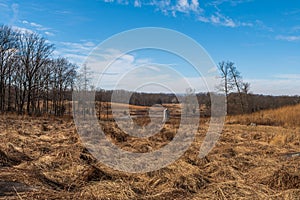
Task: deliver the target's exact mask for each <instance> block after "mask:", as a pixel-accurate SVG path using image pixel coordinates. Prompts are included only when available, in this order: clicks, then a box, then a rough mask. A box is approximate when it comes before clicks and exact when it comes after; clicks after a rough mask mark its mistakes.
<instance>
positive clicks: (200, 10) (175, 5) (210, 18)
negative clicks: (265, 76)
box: [103, 0, 253, 28]
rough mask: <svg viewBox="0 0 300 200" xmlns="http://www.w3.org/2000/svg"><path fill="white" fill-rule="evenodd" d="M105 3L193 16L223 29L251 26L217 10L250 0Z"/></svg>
mask: <svg viewBox="0 0 300 200" xmlns="http://www.w3.org/2000/svg"><path fill="white" fill-rule="evenodd" d="M103 1H104V2H106V3H118V4H123V5H131V6H134V7H142V6H152V7H154V10H156V11H160V12H162V13H163V14H165V15H171V16H173V17H177V16H178V15H179V14H185V15H189V16H194V17H195V18H196V20H198V21H200V22H204V23H210V24H213V25H216V26H225V27H231V28H235V27H241V26H248V27H250V26H253V24H252V23H248V22H240V21H238V20H234V19H232V18H230V17H229V16H226V15H224V14H222V12H221V10H220V9H219V8H218V6H219V5H220V4H223V3H230V4H231V5H232V6H236V5H237V4H240V3H245V2H249V1H251V0H238V1H233V0H216V1H213V2H211V3H208V4H206V5H200V2H201V1H199V0H175V1H172V0H165V1H162V0H151V1H142V0H134V1H128V0H103ZM204 7H209V9H208V10H212V12H211V14H207V13H208V12H206V9H204Z"/></svg>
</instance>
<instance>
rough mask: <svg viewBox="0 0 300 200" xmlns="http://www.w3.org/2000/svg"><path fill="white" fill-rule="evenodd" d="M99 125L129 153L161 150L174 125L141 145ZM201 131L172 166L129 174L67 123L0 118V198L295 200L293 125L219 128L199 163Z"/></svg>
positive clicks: (296, 140)
mask: <svg viewBox="0 0 300 200" xmlns="http://www.w3.org/2000/svg"><path fill="white" fill-rule="evenodd" d="M297 109H298V107H297ZM268 112H271V111H268ZM139 120H140V121H139V123H140V124H144V123H145V121H143V120H144V119H142V118H141V119H139ZM203 122H205V121H203ZM101 123H102V125H103V126H104V130H105V131H106V135H107V136H108V137H110V138H111V139H112V141H113V142H114V143H115V144H116V145H118V146H119V147H120V148H123V149H125V150H127V151H132V152H148V151H152V150H155V149H158V148H161V147H162V146H164V145H166V144H167V143H168V142H169V141H170V140H171V139H172V137H173V136H174V135H175V134H176V129H177V127H178V126H177V125H176V123H178V121H176V119H173V120H172V121H171V122H170V123H168V124H166V125H165V127H164V128H163V129H162V131H161V132H160V133H159V134H157V135H156V136H153V137H151V138H147V139H142V140H141V139H138V138H134V137H131V136H128V135H126V134H124V133H123V132H122V131H121V130H120V129H118V127H117V126H116V124H115V123H114V122H113V121H104V122H101ZM254 123H255V121H254ZM258 124H259V123H258ZM207 128H208V125H207V124H206V123H201V124H200V128H199V130H198V133H197V135H196V139H195V141H194V143H193V144H192V146H191V147H190V149H189V150H188V151H187V152H186V153H185V154H184V155H183V156H182V157H181V158H180V159H179V160H177V161H176V162H174V163H173V164H171V165H169V166H167V167H165V168H162V169H160V170H157V171H154V172H148V173H143V174H129V173H125V172H119V171H115V170H113V169H110V168H108V167H107V166H105V165H103V164H101V163H98V162H97V160H95V158H94V157H93V156H92V155H91V154H90V153H89V152H88V151H87V149H86V148H85V146H84V145H83V144H82V143H81V140H80V138H79V136H78V135H77V133H76V128H75V125H74V123H73V122H72V121H71V120H62V119H56V118H52V119H48V118H31V117H19V116H1V117H0V140H1V142H0V180H1V181H0V186H5V187H6V189H4V187H3V188H1V189H2V190H1V189H0V199H144V200H150V199H299V196H300V189H299V184H300V180H299V177H300V174H299V172H300V170H299V169H300V168H299V161H300V157H292V158H288V157H286V156H285V155H286V153H289V152H296V151H299V149H300V136H299V135H300V129H299V128H282V127H270V126H255V127H252V126H245V125H236V124H235V125H226V126H225V128H224V130H223V133H222V135H221V137H220V139H219V141H218V143H217V145H216V147H215V148H214V149H213V150H212V151H211V152H210V153H209V154H208V155H207V157H206V158H205V159H200V158H198V153H199V152H198V151H199V148H200V146H201V142H202V140H203V138H204V136H205V134H206V131H207ZM5 184H6V185H5ZM9 186H10V187H9ZM12 186H13V187H12Z"/></svg>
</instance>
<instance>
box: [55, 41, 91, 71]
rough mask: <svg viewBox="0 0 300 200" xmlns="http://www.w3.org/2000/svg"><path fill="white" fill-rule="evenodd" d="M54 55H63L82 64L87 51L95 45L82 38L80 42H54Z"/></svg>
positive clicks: (87, 53)
mask: <svg viewBox="0 0 300 200" xmlns="http://www.w3.org/2000/svg"><path fill="white" fill-rule="evenodd" d="M54 43H55V44H56V50H55V51H54V55H55V56H63V57H66V58H68V59H69V60H70V61H71V62H73V63H76V64H78V65H82V64H83V63H84V61H85V59H86V58H87V56H88V55H89V53H90V52H91V51H92V50H93V48H94V47H95V46H96V44H95V43H94V42H91V41H87V40H82V41H81V42H55V41H54Z"/></svg>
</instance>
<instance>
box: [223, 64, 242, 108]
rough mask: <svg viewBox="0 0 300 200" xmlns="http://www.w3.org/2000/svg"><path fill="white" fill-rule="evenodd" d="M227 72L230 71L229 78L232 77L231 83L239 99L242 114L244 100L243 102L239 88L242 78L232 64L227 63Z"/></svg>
mask: <svg viewBox="0 0 300 200" xmlns="http://www.w3.org/2000/svg"><path fill="white" fill-rule="evenodd" d="M227 65H228V68H229V71H230V76H231V77H232V80H233V83H234V85H235V88H236V90H237V92H238V95H239V98H240V104H241V109H242V112H243V113H244V112H245V110H244V100H243V96H242V93H241V87H242V85H243V80H242V76H241V73H240V72H239V71H238V70H237V68H236V67H235V65H234V63H233V62H227Z"/></svg>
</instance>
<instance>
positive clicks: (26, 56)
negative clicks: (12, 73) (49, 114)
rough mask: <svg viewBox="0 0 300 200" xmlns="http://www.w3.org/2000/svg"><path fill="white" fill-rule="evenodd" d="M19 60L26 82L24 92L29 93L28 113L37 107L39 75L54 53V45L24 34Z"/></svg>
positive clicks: (20, 45)
mask: <svg viewBox="0 0 300 200" xmlns="http://www.w3.org/2000/svg"><path fill="white" fill-rule="evenodd" d="M19 41H20V44H19V59H20V62H21V64H22V67H23V70H24V74H25V78H26V80H25V82H24V90H25V91H26V92H27V109H26V111H27V113H28V114H31V111H32V110H33V109H31V108H34V107H35V98H34V96H33V95H34V93H35V92H36V91H35V89H36V88H37V87H39V81H38V80H39V79H38V77H39V75H40V73H42V72H43V71H44V69H45V65H46V63H47V61H48V58H49V57H50V55H51V53H52V51H53V45H51V44H48V43H47V42H46V40H45V38H43V37H40V36H39V35H38V34H36V33H24V34H21V36H20V40H19Z"/></svg>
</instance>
